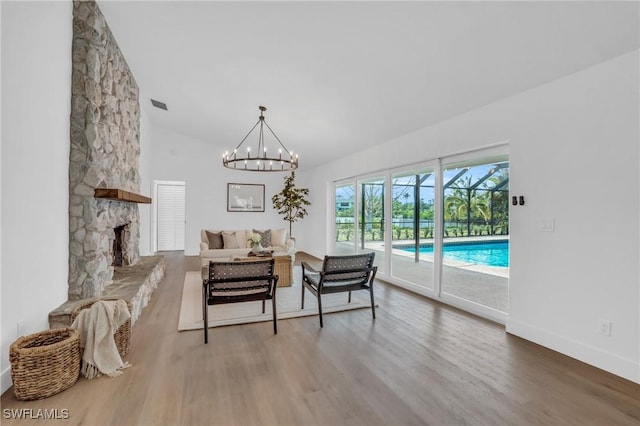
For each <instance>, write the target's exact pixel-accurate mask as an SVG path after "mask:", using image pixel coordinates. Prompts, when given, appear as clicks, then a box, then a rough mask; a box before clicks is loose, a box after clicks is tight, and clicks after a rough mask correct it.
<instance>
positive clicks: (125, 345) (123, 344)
mask: <svg viewBox="0 0 640 426" xmlns="http://www.w3.org/2000/svg"><path fill="white" fill-rule="evenodd" d="M99 300H110V299H99ZM96 302H98V300H92V301H91V302H87V303H84V304H82V305H78V306H76V307H75V308H73V310H72V311H71V323H73V321H74V320H75V319H76V317H77V316H78V314H79V313H80V311H81V310H83V309H88V308H90V307H91V306H92V305H93V304H94V303H96ZM127 308H128V309H129V312H131V303H129V302H127ZM113 338H114V340H115V341H116V346H117V347H118V353H119V354H120V356H121V357H124V356H125V355H127V354H128V353H129V344H130V341H131V318H129V319H128V320H127V321H126V322H125V323H124V324H122V325H121V326H120V327H119V328H118V329H117V330H116V332H115V334H114V335H113Z"/></svg>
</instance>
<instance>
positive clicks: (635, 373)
mask: <svg viewBox="0 0 640 426" xmlns="http://www.w3.org/2000/svg"><path fill="white" fill-rule="evenodd" d="M507 333H510V334H513V335H515V336H518V337H522V338H523V339H526V340H529V341H531V342H534V343H537V344H539V345H541V346H544V347H546V348H549V349H552V350H554V351H557V352H560V353H561V354H564V355H567V356H570V357H571V358H575V359H577V360H579V361H582V362H585V363H587V364H589V365H592V366H594V367H597V368H600V369H602V370H605V371H607V372H609V373H611V374H615V375H616V376H620V377H622V378H624V379H627V380H631V381H632V382H635V383H640V362H638V360H635V361H634V360H631V359H626V358H623V357H621V356H619V355H616V354H613V353H610V352H607V351H603V350H602V349H600V348H596V347H593V346H590V345H585V344H584V343H581V342H578V341H575V340H572V339H569V338H566V337H565V336H561V335H559V334H556V333H552V332H549V331H548V330H543V329H540V328H537V327H533V326H531V325H528V324H525V323H523V322H520V321H516V320H513V319H507Z"/></svg>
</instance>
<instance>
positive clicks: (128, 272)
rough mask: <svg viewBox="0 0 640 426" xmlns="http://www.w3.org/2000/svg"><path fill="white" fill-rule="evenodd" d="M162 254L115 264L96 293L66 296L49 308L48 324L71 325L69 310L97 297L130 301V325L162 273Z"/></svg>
mask: <svg viewBox="0 0 640 426" xmlns="http://www.w3.org/2000/svg"><path fill="white" fill-rule="evenodd" d="M165 268H166V266H165V262H164V257H163V256H143V257H140V259H139V260H138V262H136V264H135V265H130V266H123V267H121V268H117V269H116V270H115V273H114V274H113V281H112V282H111V284H108V285H107V286H105V287H104V289H103V290H102V293H101V294H100V296H98V297H92V298H87V299H77V300H68V301H66V302H65V303H63V304H62V305H60V306H58V307H57V308H56V309H54V310H53V311H51V312H49V327H50V328H60V327H69V326H70V325H71V312H72V311H73V309H74V308H75V307H76V306H78V305H82V304H85V303H87V302H88V301H91V300H97V299H101V298H104V299H124V300H126V301H128V302H129V303H131V325H133V324H135V322H136V320H137V319H138V317H139V316H140V314H141V313H142V310H143V309H144V307H145V306H147V304H148V303H149V300H150V299H151V294H152V293H153V292H154V291H155V290H156V288H158V284H159V283H160V281H162V278H163V277H164V273H165Z"/></svg>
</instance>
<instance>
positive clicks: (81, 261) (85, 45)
mask: <svg viewBox="0 0 640 426" xmlns="http://www.w3.org/2000/svg"><path fill="white" fill-rule="evenodd" d="M72 64H73V70H72V89H71V90H72V93H71V151H70V163H69V232H70V234H69V299H71V300H73V299H84V298H88V297H94V296H98V295H100V294H101V292H102V290H103V288H104V286H105V285H107V284H109V283H110V282H111V281H112V277H113V267H112V266H111V264H112V262H113V259H112V257H111V247H112V245H113V240H114V238H115V234H114V232H113V228H115V227H116V226H121V225H127V226H126V228H125V232H124V238H123V244H124V245H125V247H126V251H125V253H123V264H124V265H132V264H134V263H136V262H137V260H138V257H139V250H138V241H139V236H140V232H139V213H138V205H137V204H134V203H128V202H118V201H109V200H103V199H96V198H94V196H93V194H94V188H98V187H101V188H118V189H124V190H127V191H131V192H136V193H139V192H140V174H139V172H138V164H139V157H140V139H139V134H140V104H139V102H138V96H139V91H138V86H137V84H136V81H135V79H134V77H133V74H132V73H131V71H130V70H129V66H128V65H127V62H126V61H125V58H124V56H123V55H122V53H121V52H120V49H119V48H118V44H117V43H116V40H115V39H114V37H113V35H112V34H111V31H110V30H109V27H108V25H107V23H106V21H105V18H104V16H103V15H102V12H101V11H100V9H99V8H98V5H97V4H96V3H95V2H94V1H74V3H73V44H72Z"/></svg>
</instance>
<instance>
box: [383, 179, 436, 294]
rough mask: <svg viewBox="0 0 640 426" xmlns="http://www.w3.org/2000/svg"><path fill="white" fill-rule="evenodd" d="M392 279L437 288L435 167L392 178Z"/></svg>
mask: <svg viewBox="0 0 640 426" xmlns="http://www.w3.org/2000/svg"><path fill="white" fill-rule="evenodd" d="M391 191H392V205H391V276H392V277H395V278H397V279H400V280H403V281H406V282H407V283H411V284H412V285H417V286H419V287H422V288H425V289H429V290H433V289H434V245H433V243H434V237H435V227H434V224H435V222H434V213H435V210H434V207H435V200H436V197H435V175H434V169H433V167H422V168H416V169H413V170H408V171H403V172H399V173H395V174H393V175H392V176H391Z"/></svg>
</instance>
